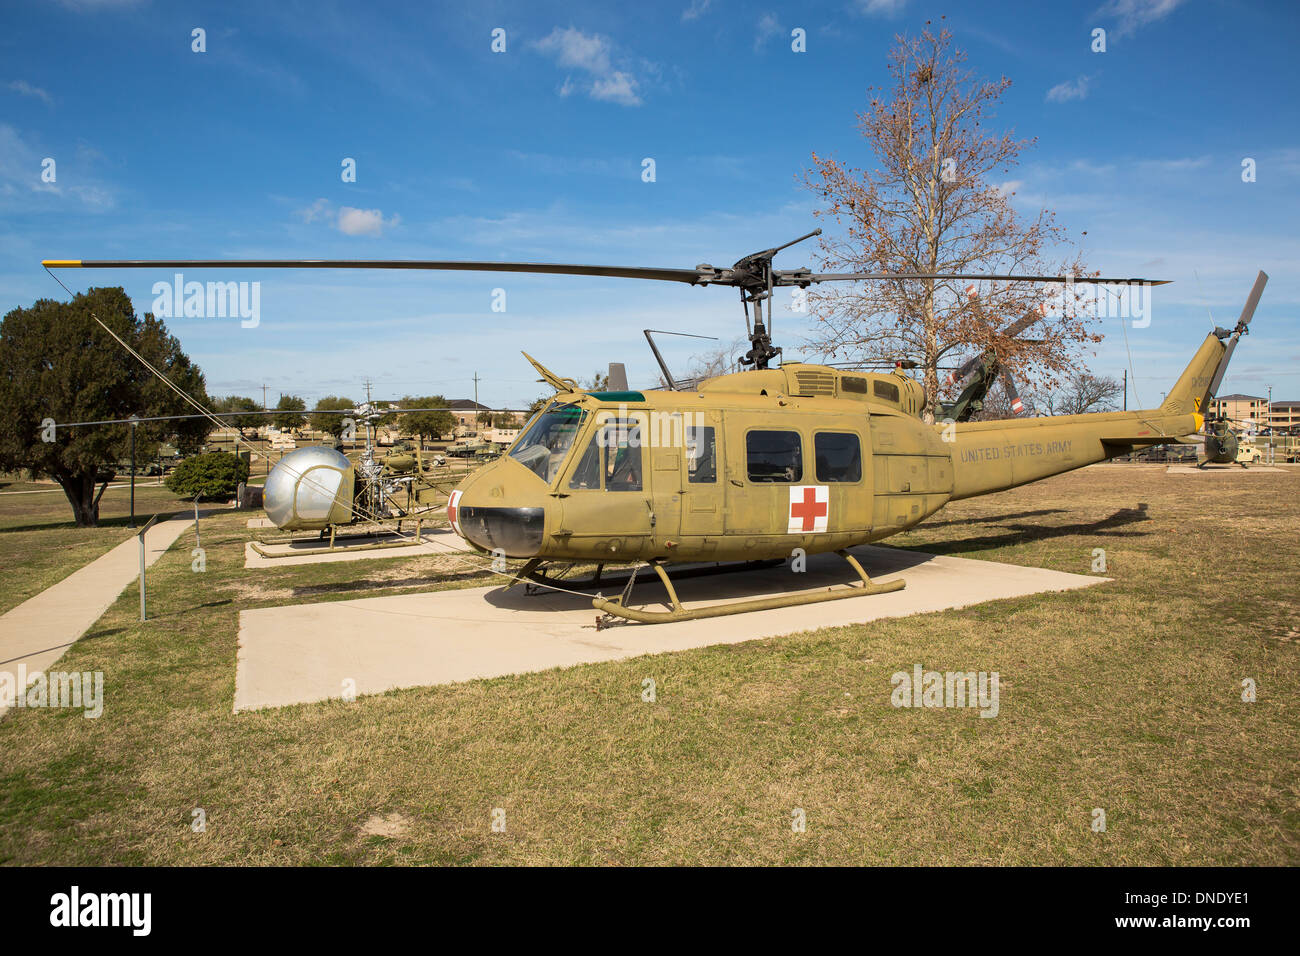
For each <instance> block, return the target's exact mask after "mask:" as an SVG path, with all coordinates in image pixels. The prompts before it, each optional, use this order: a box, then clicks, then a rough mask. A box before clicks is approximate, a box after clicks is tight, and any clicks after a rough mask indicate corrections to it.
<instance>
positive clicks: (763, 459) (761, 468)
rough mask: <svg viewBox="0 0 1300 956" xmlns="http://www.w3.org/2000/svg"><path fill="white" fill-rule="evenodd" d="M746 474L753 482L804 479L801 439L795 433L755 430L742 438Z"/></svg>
mask: <svg viewBox="0 0 1300 956" xmlns="http://www.w3.org/2000/svg"><path fill="white" fill-rule="evenodd" d="M745 470H746V472H747V474H748V475H749V480H750V481H754V482H795V481H799V480H800V479H801V478H803V439H801V438H800V437H799V433H798V432H779V431H762V430H757V429H756V430H754V431H751V432H749V433H748V434H747V435H746V436H745Z"/></svg>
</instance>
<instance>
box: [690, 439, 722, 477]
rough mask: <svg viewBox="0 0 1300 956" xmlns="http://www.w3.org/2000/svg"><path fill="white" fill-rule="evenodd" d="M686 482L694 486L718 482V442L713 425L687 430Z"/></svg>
mask: <svg viewBox="0 0 1300 956" xmlns="http://www.w3.org/2000/svg"><path fill="white" fill-rule="evenodd" d="M686 480H687V481H689V482H690V483H691V484H693V485H694V484H700V483H702V482H709V483H712V482H716V481H717V480H718V440H717V438H716V436H715V435H714V431H713V426H711V425H708V426H704V427H701V428H687V429H686Z"/></svg>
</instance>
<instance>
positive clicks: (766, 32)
mask: <svg viewBox="0 0 1300 956" xmlns="http://www.w3.org/2000/svg"><path fill="white" fill-rule="evenodd" d="M782 32H783V31H782V30H781V24H780V23H778V22H777V19H776V14H775V13H765V14H763V15H762V16H761V17H759V18H758V35H757V36H755V37H754V49H755V50H756V51H757V50H761V49H762V48H763V45H764V44H765V43H767V41H768V40H770V39H772V38H773V37H776V36H780V35H781V33H782Z"/></svg>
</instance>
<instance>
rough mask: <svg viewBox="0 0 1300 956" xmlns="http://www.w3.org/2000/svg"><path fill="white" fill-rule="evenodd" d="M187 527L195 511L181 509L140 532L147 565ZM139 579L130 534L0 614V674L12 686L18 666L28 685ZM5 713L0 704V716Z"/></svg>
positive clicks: (137, 556) (136, 545)
mask: <svg viewBox="0 0 1300 956" xmlns="http://www.w3.org/2000/svg"><path fill="white" fill-rule="evenodd" d="M199 514H200V516H202V515H203V512H202V511H200V512H199ZM192 524H194V513H193V512H192V511H191V512H184V511H182V512H180V513H178V514H177V515H175V516H174V517H172V518H169V519H167V520H165V521H159V522H158V523H157V524H155V525H154V526H153V527H152V528H150V529H149V531H148V532H147V533H146V534H145V562H146V564H148V565H152V564H153V563H154V562H155V561H157V560H158V559H159V558H160V557H162V555H163V552H165V551H166V550H167V549H168V548H170V547H171V546H172V545H173V544H174V543H175V542H176V539H177V538H179V537H180V535H181V532H183V531H185V529H186V528H188V527H190V525H192ZM139 576H140V544H139V541H138V540H137V538H136V536H135V535H132V536H131V537H129V538H127V539H126V540H125V541H123V542H122V543H121V544H119V545H118V546H117V547H115V548H114V549H113V550H112V551H109V552H108V553H107V554H103V555H100V556H99V557H98V558H96V559H95V560H94V561H91V562H90V563H89V564H88V565H86V566H85V567H84V568H82V569H81V570H80V571H74V572H72V573H71V574H69V575H68V576H67V577H66V578H64V579H63V580H62V581H60V582H59V583H58V584H55V585H52V586H51V587H48V588H46V589H45V590H44V591H42V592H41V593H40V594H38V595H36V596H35V597H33V598H29V599H28V600H26V601H24V602H23V603H22V604H20V605H18V606H17V607H16V608H14V609H13V610H11V611H8V612H6V613H5V614H3V615H0V672H8V673H9V674H10V675H11V677H10V680H11V681H14V682H16V680H17V676H16V675H17V674H18V666H19V665H20V664H22V665H23V666H24V667H25V668H26V672H27V679H28V681H29V682H30V681H31V679H33V678H34V677H35V676H36V675H37V674H38V673H41V672H43V671H45V670H46V669H47V668H49V666H50V665H51V664H53V663H54V662H55V661H57V660H58V659H59V658H60V657H62V656H63V652H64V651H66V650H67V649H68V648H69V647H71V646H72V645H73V644H75V643H76V642H77V639H78V638H80V637H81V636H82V635H83V634H85V633H86V631H88V630H90V627H91V625H93V624H94V623H95V622H96V621H97V620H99V618H100V616H101V615H103V613H104V612H105V611H107V610H108V609H109V607H111V606H112V604H113V602H114V601H116V600H117V598H118V595H120V594H121V593H122V589H123V588H125V587H126V586H127V585H129V584H131V583H132V582H134V581H135V580H136V579H137V578H139ZM7 710H8V708H7V707H3V706H0V717H3V716H4V714H5V712H6V711H7Z"/></svg>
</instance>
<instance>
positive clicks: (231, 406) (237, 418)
mask: <svg viewBox="0 0 1300 956" xmlns="http://www.w3.org/2000/svg"><path fill="white" fill-rule="evenodd" d="M261 410H262V406H261V405H259V404H257V402H256V401H254V400H253V399H251V398H245V397H244V396H243V395H230V396H228V397H226V398H223V399H222V400H221V401H220V402H218V403H217V411H219V412H250V413H252V412H260V411H261ZM266 419H267V416H266V415H254V414H248V415H232V416H230V417H229V418H222V421H223V422H225V423H226V424H228V425H229V426H230V427H231V428H237V429H238V430H239V437H240V438H246V437H248V436H246V435H245V434H244V432H245V431H246V430H248V429H253V430H257V429H258V428H261V427H262V426H263V425H265V424H266Z"/></svg>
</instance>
